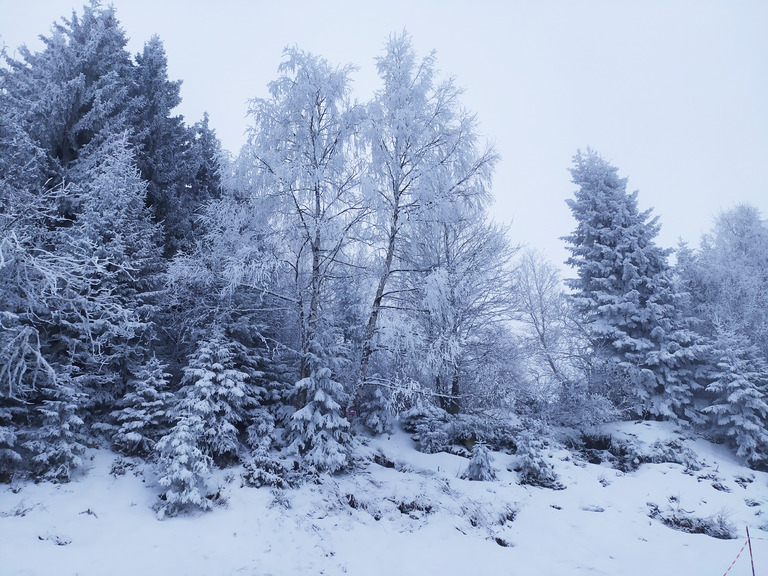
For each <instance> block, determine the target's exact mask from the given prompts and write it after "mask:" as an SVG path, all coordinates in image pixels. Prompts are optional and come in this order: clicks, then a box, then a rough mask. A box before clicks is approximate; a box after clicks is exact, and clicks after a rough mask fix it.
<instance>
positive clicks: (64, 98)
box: [0, 1, 134, 185]
mask: <svg viewBox="0 0 768 576" xmlns="http://www.w3.org/2000/svg"><path fill="white" fill-rule="evenodd" d="M42 40H43V42H44V44H45V47H44V49H43V50H42V51H41V52H35V53H33V52H31V51H30V50H29V49H27V48H26V47H23V46H22V47H21V48H20V49H19V52H20V54H21V60H14V59H11V58H8V57H6V58H5V60H6V64H7V67H3V68H2V69H0V77H2V84H3V88H4V90H3V92H2V95H0V101H1V102H2V105H1V106H0V107H2V108H5V107H6V106H7V107H10V108H11V109H12V110H13V111H14V114H16V115H17V117H18V118H19V119H20V120H21V123H22V124H23V125H24V128H25V131H26V133H27V134H28V136H29V138H30V140H31V142H32V143H33V144H34V146H35V147H39V148H40V149H42V150H44V151H45V153H46V166H45V167H44V171H43V172H42V173H41V174H40V181H39V184H40V185H44V184H46V182H49V184H48V185H55V184H58V183H61V182H62V180H64V179H65V177H66V171H67V169H68V168H69V166H70V165H71V163H72V162H74V161H76V160H77V159H78V158H79V157H80V155H81V152H82V151H83V150H87V149H88V147H90V146H98V145H100V144H101V143H102V142H103V137H104V136H105V135H107V134H115V133H119V132H122V131H123V130H126V129H127V128H128V127H129V124H130V119H129V116H130V111H131V108H132V107H131V98H132V94H133V78H134V76H133V66H132V62H131V58H130V54H129V53H128V52H127V51H126V50H125V45H126V42H127V39H126V37H125V33H124V31H123V30H122V28H121V27H120V23H119V22H118V21H117V18H116V16H115V10H114V8H113V7H112V6H106V7H103V6H101V5H100V4H99V3H98V2H96V1H92V2H91V3H89V4H87V5H86V6H84V7H83V13H82V14H81V15H78V14H77V13H76V12H73V13H72V16H71V17H70V18H69V19H62V21H61V22H57V23H54V25H53V28H52V34H51V36H48V37H42Z"/></svg>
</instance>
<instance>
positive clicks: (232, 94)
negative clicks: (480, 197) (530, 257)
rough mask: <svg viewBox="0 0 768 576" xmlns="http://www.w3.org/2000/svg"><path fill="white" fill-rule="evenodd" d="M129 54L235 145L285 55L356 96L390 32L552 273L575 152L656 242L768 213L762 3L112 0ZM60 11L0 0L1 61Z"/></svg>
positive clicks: (767, 45)
mask: <svg viewBox="0 0 768 576" xmlns="http://www.w3.org/2000/svg"><path fill="white" fill-rule="evenodd" d="M114 5H115V7H116V9H117V17H118V19H119V20H120V21H121V23H122V25H123V28H124V29H125V31H126V34H127V36H128V37H129V38H130V41H129V45H128V47H129V49H130V50H131V52H132V53H134V54H135V53H136V52H138V51H140V50H141V48H142V46H143V44H144V42H146V41H147V40H149V38H150V37H151V36H152V35H153V34H157V35H159V36H160V38H161V39H162V40H163V42H164V44H165V48H166V51H167V54H168V66H169V75H170V77H171V79H181V80H183V82H184V83H183V85H182V92H181V95H182V98H183V103H182V105H181V106H180V108H179V112H180V113H181V114H183V115H184V116H185V118H186V119H187V121H188V122H189V123H193V122H195V121H196V120H199V119H200V118H201V117H202V114H203V112H204V111H208V112H209V114H210V118H211V125H212V126H213V128H215V129H216V131H217V133H218V135H219V137H220V138H221V140H222V142H223V144H224V146H225V147H226V148H228V149H229V150H231V151H233V152H236V151H237V150H238V149H239V147H240V146H241V145H242V143H243V142H244V136H243V132H244V130H245V128H246V125H247V119H246V117H245V114H246V109H247V100H248V99H249V98H253V97H256V96H260V97H263V96H267V89H266V85H267V83H268V82H270V81H271V80H273V79H275V77H276V70H277V66H278V64H279V63H280V60H281V53H282V50H283V48H284V47H285V46H287V45H294V44H295V45H297V46H298V47H299V48H302V49H304V50H307V51H311V52H315V53H317V54H320V55H322V56H324V57H325V58H327V59H328V60H330V61H331V62H332V63H334V64H347V63H353V64H355V65H357V66H359V68H360V69H359V71H358V72H357V74H356V75H355V77H354V78H355V86H356V91H357V96H358V98H359V99H361V100H366V99H368V98H369V97H370V95H371V94H372V93H373V91H374V90H375V89H376V88H377V87H378V79H377V77H376V73H375V66H374V57H375V56H377V55H379V54H380V53H381V49H382V46H383V44H384V41H385V39H386V37H387V36H388V35H389V34H390V33H392V32H399V31H401V30H403V29H404V28H405V29H407V30H408V32H409V33H410V34H411V35H412V36H413V40H414V44H415V46H416V48H417V50H418V51H419V53H420V54H422V55H423V54H426V53H428V52H429V51H430V50H433V49H434V50H436V52H437V61H438V66H439V68H440V70H441V71H442V72H443V74H445V75H451V76H454V77H455V78H456V80H457V83H458V84H459V85H460V86H463V87H464V88H465V89H466V92H465V94H464V105H465V106H466V107H467V108H468V109H470V110H472V111H474V112H477V114H478V116H479V119H480V122H481V128H482V131H483V133H484V136H485V137H486V138H487V139H488V140H490V141H492V142H494V143H495V145H496V147H497V149H498V151H499V152H500V154H501V157H502V160H501V163H500V164H499V166H498V168H497V171H496V175H495V178H494V193H495V197H496V202H495V204H494V207H493V209H492V212H493V214H494V217H495V218H497V219H498V220H500V221H505V222H512V236H513V240H515V241H516V242H525V243H527V244H528V245H530V246H532V247H535V248H539V249H541V250H542V251H544V252H545V254H546V255H547V256H548V257H549V258H550V259H552V260H553V261H554V262H556V263H561V262H562V261H563V260H564V259H565V258H566V256H567V253H566V252H565V250H564V248H563V243H562V242H561V241H560V240H559V237H560V236H564V235H566V234H568V233H569V232H570V231H571V229H572V228H573V227H574V222H573V220H572V219H571V216H570V212H569V211H568V208H567V207H566V205H565V202H564V200H565V199H566V198H568V197H570V196H571V194H572V192H573V189H574V186H573V185H572V184H571V183H570V175H569V173H568V167H569V166H570V163H571V157H572V156H573V154H574V153H575V152H576V150H577V149H578V148H582V149H583V148H585V147H587V146H591V147H592V148H594V149H596V150H597V151H599V152H600V153H601V154H602V155H603V156H604V157H605V158H606V159H608V160H610V161H611V162H612V163H613V164H614V165H616V166H617V167H618V168H619V173H620V175H622V176H626V177H628V178H629V187H630V189H632V190H635V189H638V190H639V191H640V196H639V200H640V207H641V208H642V209H645V208H650V207H653V208H654V212H655V214H657V215H659V216H660V217H661V223H662V231H661V235H660V237H659V243H660V244H661V245H662V246H665V247H673V246H674V245H675V244H676V243H677V239H678V238H680V237H681V238H683V239H684V240H686V241H688V242H690V243H691V244H693V245H696V244H697V243H698V240H699V237H700V235H701V234H702V233H703V232H705V231H706V230H707V229H709V228H710V226H711V224H712V219H713V217H714V216H715V215H716V213H717V212H718V211H719V210H721V209H727V208H729V207H731V206H733V205H734V204H736V203H738V202H749V203H751V204H753V205H755V206H757V207H758V208H759V209H760V210H761V212H762V214H763V217H768V2H766V1H765V0H751V1H746V0H745V1H738V0H722V1H708V0H691V1H688V2H684V1H676V0H644V1H639V0H638V1H636V2H631V1H622V0H611V1H607V0H606V1H597V0H582V1H576V0H563V1H549V0H541V1H534V0H530V1H525V2H523V1H510V0H507V1H498V2H491V1H481V0H477V1H475V2H466V1H465V2H458V1H446V0H441V1H438V0H433V1H418V0H407V1H401V0H387V1H386V2H378V1H363V0H356V1H339V0H332V1H321V0H314V1H304V0H302V1H287V0H286V1H282V2H277V1H274V2H267V1H250V2H249V1H245V0H243V1H234V0H216V1H208V2H203V1H196V0H185V1H181V0H179V1H163V0H115V1H114ZM81 6H82V2H74V1H72V0H25V1H22V0H0V43H5V44H6V45H7V47H8V50H9V52H10V53H11V54H13V52H14V50H15V48H16V47H18V46H19V45H20V44H23V43H26V44H27V45H28V46H29V47H30V48H32V49H39V48H40V47H41V45H40V43H39V41H38V40H37V36H38V35H39V34H48V32H49V30H50V26H51V23H52V22H53V21H54V20H58V19H60V17H61V16H65V15H66V16H68V15H70V14H71V11H72V9H73V8H77V10H78V11H80V10H81Z"/></svg>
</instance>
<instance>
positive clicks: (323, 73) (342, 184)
mask: <svg viewBox="0 0 768 576" xmlns="http://www.w3.org/2000/svg"><path fill="white" fill-rule="evenodd" d="M351 71H352V68H351V67H350V66H347V67H343V68H337V67H333V66H331V65H330V64H329V63H328V62H327V61H326V60H324V59H323V58H320V57H317V56H314V55H312V54H309V53H306V52H303V51H300V50H298V49H296V48H291V49H287V50H286V52H285V60H284V62H283V63H282V64H281V65H280V67H279V73H280V75H279V77H278V79H277V80H275V81H273V82H271V83H270V85H269V91H270V94H271V98H268V99H262V98H258V99H255V100H253V101H252V102H251V108H250V115H251V117H252V118H253V121H254V125H253V126H252V127H251V129H250V137H249V141H248V144H246V146H244V147H243V150H242V151H241V153H240V157H239V158H238V161H237V164H236V173H235V179H234V182H233V184H234V186H233V187H234V188H235V190H236V192H235V194H234V197H233V198H232V199H233V200H237V199H238V198H240V199H242V201H240V202H239V205H240V206H241V207H245V208H246V209H247V210H248V211H249V212H251V213H255V214H253V216H252V219H254V220H256V221H257V222H260V223H261V225H262V228H261V230H260V231H259V232H260V234H261V235H262V236H264V235H266V236H268V237H271V239H268V240H267V246H268V248H267V250H266V251H265V253H264V254H263V256H264V257H265V258H271V259H273V263H274V264H273V268H274V270H275V275H274V276H273V277H272V282H271V286H270V287H269V290H270V292H272V293H273V294H274V296H275V297H276V298H277V299H278V300H279V301H281V302H282V304H283V305H284V306H285V305H287V306H290V307H291V308H292V313H293V318H292V319H291V320H290V323H291V325H292V326H293V327H295V338H296V340H295V341H294V342H290V343H288V342H286V343H287V344H289V345H290V346H291V347H294V348H295V349H297V351H298V363H299V366H298V373H299V374H298V376H299V379H304V378H308V377H309V376H310V374H311V373H312V372H313V371H314V370H316V369H319V368H320V366H313V365H312V363H311V359H312V358H313V353H312V352H311V350H312V349H313V347H322V346H324V345H325V344H327V343H328V342H326V343H321V342H322V341H323V339H325V340H328V336H327V332H328V331H329V330H333V329H334V328H333V319H332V318H329V317H328V316H327V315H325V316H324V314H323V311H324V310H325V309H327V308H328V307H329V304H330V302H331V298H332V296H333V295H332V293H331V292H330V291H329V288H330V286H329V284H330V283H331V282H332V279H333V278H335V277H339V276H345V275H348V274H349V270H348V268H347V259H346V253H347V250H348V247H349V244H350V242H351V237H352V231H353V230H354V228H355V226H356V225H357V223H358V222H359V220H360V216H361V214H362V212H363V205H362V202H361V196H360V191H359V187H358V183H359V169H358V167H357V164H356V161H355V153H354V147H353V144H354V138H355V136H356V135H357V132H358V125H359V121H360V114H359V108H358V107H357V106H354V105H352V104H350V102H349V91H350V78H349V76H350V73H351ZM261 244H262V245H264V242H262V243H261ZM297 393H298V396H297V398H298V405H299V407H301V406H303V405H304V403H305V402H306V400H307V399H306V398H305V397H304V389H303V388H302V387H299V388H298V390H297Z"/></svg>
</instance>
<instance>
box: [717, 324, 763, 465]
mask: <svg viewBox="0 0 768 576" xmlns="http://www.w3.org/2000/svg"><path fill="white" fill-rule="evenodd" d="M711 356H712V365H713V367H712V369H711V371H710V372H709V374H708V376H709V384H708V385H707V388H706V392H707V396H708V397H709V398H710V399H711V403H710V405H709V406H707V407H706V408H705V409H704V412H705V413H706V414H708V415H709V417H710V426H711V431H712V433H713V435H714V436H715V438H716V439H718V440H722V441H726V442H727V443H728V444H731V445H733V446H734V447H735V448H736V449H737V454H738V455H739V456H744V457H746V458H747V461H748V462H749V463H750V464H751V465H753V466H755V465H762V466H765V465H766V464H768V432H766V424H768V363H766V362H765V360H764V359H763V357H762V355H761V354H760V350H759V349H758V348H757V346H755V345H754V344H751V343H750V342H749V339H748V338H746V337H745V336H743V335H741V334H739V333H738V332H735V331H733V330H730V329H726V328H724V327H720V328H719V329H718V333H717V337H716V339H715V340H714V342H713V344H712V347H711Z"/></svg>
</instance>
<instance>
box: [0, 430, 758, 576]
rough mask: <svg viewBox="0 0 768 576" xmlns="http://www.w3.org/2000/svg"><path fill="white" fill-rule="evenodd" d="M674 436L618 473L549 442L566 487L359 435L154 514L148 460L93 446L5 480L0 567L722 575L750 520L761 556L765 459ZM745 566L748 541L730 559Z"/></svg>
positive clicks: (657, 434)
mask: <svg viewBox="0 0 768 576" xmlns="http://www.w3.org/2000/svg"><path fill="white" fill-rule="evenodd" d="M609 428H610V432H611V433H612V434H613V435H614V437H616V438H625V439H631V440H632V441H633V442H635V444H636V445H638V446H641V447H643V448H644V449H645V448H647V447H648V446H650V445H651V444H652V443H653V442H654V441H656V440H659V439H660V440H662V441H669V440H671V439H675V438H677V437H678V436H677V434H676V433H675V432H674V430H673V427H672V426H671V425H669V424H659V423H654V424H651V423H624V424H620V425H615V426H612V427H609ZM685 446H686V447H687V448H689V449H691V450H692V452H693V453H694V454H695V457H696V460H697V461H698V463H699V464H700V465H701V468H700V469H699V470H693V469H691V467H690V466H686V465H684V464H674V463H669V462H665V463H659V464H643V465H641V466H640V468H639V469H637V470H635V471H631V472H626V473H624V472H620V471H618V470H616V469H614V468H611V467H609V466H608V465H607V464H590V463H587V462H586V460H585V459H583V458H580V457H578V456H577V455H574V454H571V453H570V452H568V451H566V450H564V449H562V448H552V449H551V450H549V451H546V452H545V455H546V457H547V459H548V460H549V462H550V463H551V464H552V465H553V466H554V467H555V470H556V471H557V473H558V474H559V476H560V481H561V483H562V484H563V485H564V486H565V489H564V490H551V489H544V488H536V487H529V486H520V485H518V484H517V481H516V480H517V474H516V473H515V472H514V471H510V470H509V469H511V468H513V466H514V463H515V458H516V456H513V455H508V454H502V453H495V454H494V458H495V461H494V465H495V467H496V468H497V472H498V476H499V479H498V480H496V481H493V482H470V481H466V480H462V479H461V478H460V476H461V473H462V471H464V469H465V468H466V466H467V464H468V460H467V459H466V458H462V457H459V456H454V455H450V454H445V453H441V454H432V455H429V454H421V453H419V452H417V451H416V450H415V448H414V446H413V443H412V441H411V440H410V438H409V437H408V435H406V434H404V433H402V432H399V433H397V434H393V435H391V436H382V437H379V438H375V439H372V440H370V442H368V443H367V446H365V447H362V448H361V449H360V458H361V460H362V459H364V458H365V457H366V456H367V457H368V459H369V461H367V462H365V463H363V464H361V465H360V469H359V470H358V471H356V472H355V473H353V474H346V475H340V476H335V477H330V478H329V477H324V478H322V479H321V483H319V484H305V485H304V486H302V487H301V488H298V489H295V490H286V491H278V490H274V489H269V488H259V489H256V488H250V487H247V486H241V478H240V470H238V469H232V470H226V471H222V472H221V477H220V483H221V490H222V494H223V495H224V496H225V499H226V504H225V505H223V506H221V507H217V508H215V509H214V510H213V511H212V512H209V513H202V514H196V515H192V516H187V517H179V518H169V519H165V520H163V521H158V520H157V519H156V515H155V512H154V511H153V510H152V505H153V503H154V502H155V501H156V499H157V496H156V494H157V490H156V487H155V486H153V478H152V477H151V475H150V474H149V473H143V472H142V470H141V469H136V468H135V469H129V470H127V471H126V472H125V474H123V475H115V474H111V473H110V469H111V468H112V466H113V463H114V461H115V460H116V458H117V456H116V455H114V454H112V453H110V452H107V451H95V452H93V453H91V454H90V455H89V456H88V458H89V460H88V462H87V467H86V468H87V471H86V472H85V474H84V475H82V476H81V477H79V478H78V479H77V480H76V481H73V482H72V483H70V484H64V485H53V484H37V485H35V484H21V485H12V486H7V485H4V486H0V574H1V575H3V576H6V575H36V576H48V575H54V574H55V575H58V576H67V575H74V574H78V575H94V576H95V575H99V576H101V575H105V574H109V575H111V576H119V575H131V576H133V575H139V574H141V575H149V576H151V575H163V576H173V575H206V576H208V575H230V574H246V575H254V576H255V575H258V576H266V575H302V576H303V575H313V574H328V575H336V574H356V575H357V574H360V575H363V574H364V575H370V576H375V575H382V576H383V575H386V576H399V575H411V574H412V575H426V574H440V575H441V576H450V575H454V574H455V575H462V576H466V575H520V576H523V575H525V576H530V575H536V576H543V575H553V576H555V575H556V576H569V575H585V574H606V575H612V576H615V575H623V576H632V575H638V576H640V575H642V576H650V575H655V574H692V575H694V574H695V575H697V576H705V575H712V576H721V575H723V574H725V572H726V570H727V569H728V568H729V566H730V565H731V563H732V562H733V560H734V558H736V555H737V554H738V553H739V551H740V550H741V549H742V546H743V545H744V543H745V541H746V533H745V528H746V527H747V526H749V529H750V532H751V535H752V540H753V541H752V547H753V552H754V557H755V568H756V572H757V574H758V575H760V574H768V540H763V538H766V537H768V533H767V532H766V530H768V474H765V473H760V472H754V471H751V470H749V469H747V468H743V467H742V466H741V465H740V464H739V462H738V460H737V459H736V458H735V456H734V455H733V454H732V453H731V452H729V451H728V450H727V449H725V448H723V447H720V446H714V445H712V444H709V443H707V442H705V441H702V440H691V439H689V440H685ZM689 454H691V453H690V452H689ZM374 456H376V458H374ZM654 506H655V507H656V509H658V511H659V514H658V515H657V518H655V519H652V518H650V517H649V513H651V511H652V510H654V509H655V508H654ZM674 513H677V514H678V515H679V516H681V517H695V518H718V517H722V518H723V519H725V520H727V522H729V523H730V524H732V525H733V527H734V529H735V533H736V536H737V537H736V538H734V539H726V540H721V539H716V538H712V537H710V536H707V535H703V534H688V533H684V532H681V531H677V530H673V529H671V528H668V527H667V526H665V525H664V524H663V523H662V522H661V521H660V519H659V518H660V517H661V516H663V515H664V514H674ZM751 573H752V572H751V567H750V562H749V555H748V551H747V550H745V551H744V552H743V553H742V555H741V557H740V558H739V559H738V561H736V563H735V564H734V565H733V567H732V568H731V570H730V572H729V573H728V574H729V576H738V575H748V574H751Z"/></svg>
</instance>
